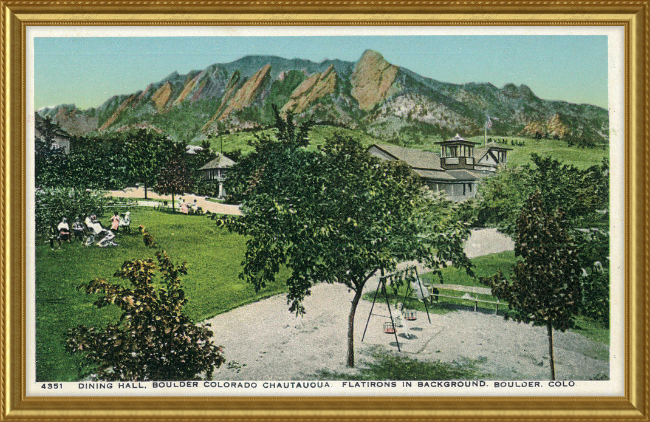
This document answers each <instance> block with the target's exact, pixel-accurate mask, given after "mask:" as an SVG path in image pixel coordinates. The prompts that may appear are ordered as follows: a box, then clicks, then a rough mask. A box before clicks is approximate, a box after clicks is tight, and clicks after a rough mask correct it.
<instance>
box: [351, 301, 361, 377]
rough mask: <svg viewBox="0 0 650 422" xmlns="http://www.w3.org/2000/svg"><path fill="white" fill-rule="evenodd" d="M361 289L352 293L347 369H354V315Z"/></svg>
mask: <svg viewBox="0 0 650 422" xmlns="http://www.w3.org/2000/svg"><path fill="white" fill-rule="evenodd" d="M362 292H363V288H357V290H356V291H355V292H354V299H352V307H351V308H350V318H349V319H348V367H349V368H354V314H355V312H356V311H357V305H358V304H359V299H361V293H362Z"/></svg>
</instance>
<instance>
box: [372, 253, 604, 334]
mask: <svg viewBox="0 0 650 422" xmlns="http://www.w3.org/2000/svg"><path fill="white" fill-rule="evenodd" d="M515 262H516V258H515V253H514V252H513V251H506V252H500V253H495V254H490V255H484V256H479V257H476V258H473V259H472V263H473V264H474V273H475V274H476V278H474V277H470V276H468V275H467V273H466V272H465V271H464V270H459V269H457V268H453V267H449V268H444V269H443V270H442V277H443V281H444V284H458V285H462V286H477V287H486V286H484V285H483V284H481V283H480V282H479V281H478V278H479V277H489V276H492V275H494V274H495V273H496V272H497V271H499V270H501V271H502V272H503V274H504V275H505V276H506V278H508V279H511V277H512V266H513V265H514V263H515ZM420 278H421V280H422V281H423V282H425V283H431V284H439V283H440V278H439V277H438V276H437V275H434V274H433V273H426V274H421V277H420ZM387 293H388V300H389V301H390V302H391V304H395V303H396V302H398V301H399V302H402V299H403V298H404V294H405V287H402V288H401V289H400V290H399V291H398V295H397V296H395V295H394V294H393V290H392V289H391V288H390V287H388V286H387ZM440 294H444V295H447V296H456V297H459V298H460V297H461V296H463V295H464V293H463V292H458V291H453V290H442V289H440ZM374 295H375V293H374V292H372V293H366V294H365V295H364V296H363V298H364V299H365V300H369V301H372V300H373V297H374ZM478 298H479V299H483V300H491V301H495V300H496V298H494V297H493V296H488V295H478ZM377 302H379V303H385V302H386V300H385V296H384V295H383V294H380V295H379V296H378V297H377ZM404 303H405V306H406V307H407V308H408V309H416V310H418V311H423V312H424V311H425V306H424V303H423V302H420V301H418V300H416V299H407V300H406V301H405V302H404ZM507 308H508V305H507V303H505V302H502V303H501V304H500V305H499V315H501V314H502V312H503V311H506V310H507ZM473 309H474V302H471V301H468V300H461V299H453V298H448V297H443V298H440V300H439V301H438V302H434V303H433V304H431V305H428V310H429V312H430V313H432V314H445V313H447V312H453V311H457V310H467V311H471V310H473ZM478 309H479V311H481V312H487V313H494V311H495V310H496V305H494V304H491V303H484V302H479V303H478ZM571 331H573V332H576V333H579V334H581V335H583V336H585V337H587V338H589V339H591V340H593V341H595V342H598V343H602V344H607V345H609V328H608V327H604V326H603V325H602V324H601V323H599V322H597V321H594V320H592V319H590V318H586V317H583V316H578V317H577V318H576V328H574V329H573V330H571Z"/></svg>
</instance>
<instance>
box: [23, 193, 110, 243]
mask: <svg viewBox="0 0 650 422" xmlns="http://www.w3.org/2000/svg"><path fill="white" fill-rule="evenodd" d="M107 200H108V198H106V197H105V196H104V195H103V192H101V191H88V190H86V189H75V188H42V189H36V192H35V205H36V207H35V217H36V232H37V233H38V234H40V235H45V234H48V233H49V229H50V228H51V227H52V226H56V225H57V224H58V223H59V222H60V221H61V218H62V217H67V218H68V221H73V220H74V218H75V217H81V216H84V215H90V214H95V215H97V217H98V218H101V217H102V216H103V214H104V207H105V204H106V201H107Z"/></svg>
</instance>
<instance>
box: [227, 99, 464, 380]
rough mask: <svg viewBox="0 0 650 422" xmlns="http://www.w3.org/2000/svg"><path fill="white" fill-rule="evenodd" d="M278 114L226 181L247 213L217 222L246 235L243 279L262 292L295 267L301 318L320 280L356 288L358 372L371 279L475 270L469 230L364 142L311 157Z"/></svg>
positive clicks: (294, 293) (338, 143)
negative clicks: (466, 244) (361, 310)
mask: <svg viewBox="0 0 650 422" xmlns="http://www.w3.org/2000/svg"><path fill="white" fill-rule="evenodd" d="M275 114H276V127H277V129H278V133H277V135H276V136H275V139H274V138H271V137H269V136H265V137H259V138H257V141H256V143H255V144H254V146H255V151H254V152H253V153H251V154H250V155H248V156H247V157H246V158H244V159H243V160H242V161H241V162H239V163H238V164H237V165H236V166H234V169H233V171H232V172H231V173H230V175H229V179H233V178H234V177H236V180H232V181H231V183H232V185H231V186H234V187H237V189H238V191H237V194H238V195H240V197H241V198H242V199H243V203H242V210H243V214H244V215H243V216H242V217H226V218H224V219H221V220H219V222H220V223H225V224H226V226H227V227H228V228H229V229H230V230H232V231H235V232H237V233H240V234H242V235H246V236H249V240H248V241H247V243H246V246H247V250H246V255H245V260H244V268H243V273H242V275H241V277H242V278H244V279H245V280H247V281H248V282H250V283H252V284H253V285H254V286H255V288H256V289H257V290H259V289H261V288H263V287H264V286H265V285H266V283H269V282H273V281H274V280H275V277H276V275H277V273H278V271H279V270H280V267H281V266H286V267H287V268H288V269H289V270H290V271H291V275H290V276H289V278H288V279H287V285H288V287H289V293H288V303H289V304H290V308H289V310H290V311H291V312H295V313H296V314H304V313H305V311H306V310H305V308H304V306H303V305H302V302H303V300H304V298H305V297H306V296H308V295H309V294H310V289H311V287H312V286H313V285H314V284H315V283H318V282H325V283H340V284H343V285H345V286H346V287H348V289H350V290H351V291H352V292H354V297H353V298H352V304H351V307H350V314H349V319H348V345H347V350H348V355H347V365H348V366H350V367H352V366H354V318H355V313H356V309H357V305H358V303H359V300H360V299H361V295H362V292H363V288H364V286H365V284H366V283H367V282H368V280H369V279H370V278H371V277H372V276H373V275H375V274H377V273H378V272H379V271H391V270H393V269H395V267H396V265H397V263H399V262H401V261H404V260H409V259H418V260H421V261H423V262H426V263H427V264H429V265H430V266H431V267H432V268H438V267H440V266H444V265H446V263H447V261H449V260H452V261H454V262H455V263H458V265H464V266H465V267H466V268H469V265H470V264H469V260H467V258H466V256H465V254H464V252H463V248H462V243H463V241H464V240H465V239H466V238H467V236H468V235H469V230H468V228H467V226H466V225H464V224H463V223H461V222H459V221H458V220H457V219H451V218H450V219H449V220H445V219H444V218H440V219H436V218H435V217H436V216H435V215H432V214H431V210H432V209H435V207H436V206H438V207H439V208H445V207H446V206H450V204H451V203H449V202H444V203H443V202H441V201H440V199H439V198H434V197H429V196H426V195H423V192H424V191H423V188H422V186H421V184H420V181H419V179H417V178H415V177H414V176H413V175H412V173H411V171H410V170H409V169H408V168H407V167H405V166H402V165H399V164H396V163H394V162H385V161H380V160H379V159H377V158H374V157H371V156H370V155H369V154H368V153H367V152H366V151H365V149H364V148H363V147H362V145H361V144H360V142H358V141H357V140H354V139H351V138H348V137H342V136H334V137H333V138H332V139H329V140H326V143H325V145H324V147H323V148H322V150H320V151H307V150H306V149H304V148H303V147H304V146H306V145H307V144H308V138H307V133H308V125H303V126H301V127H297V126H296V125H295V123H294V122H293V118H292V115H291V114H288V115H287V118H286V120H285V119H283V118H281V117H280V116H279V114H278V112H277V109H276V110H275Z"/></svg>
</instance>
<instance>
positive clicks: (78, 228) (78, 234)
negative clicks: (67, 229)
mask: <svg viewBox="0 0 650 422" xmlns="http://www.w3.org/2000/svg"><path fill="white" fill-rule="evenodd" d="M85 229H86V226H85V225H84V223H82V222H81V219H80V218H79V217H77V218H75V220H74V223H72V232H73V233H74V237H75V239H77V240H79V241H80V242H83V241H84V230H85Z"/></svg>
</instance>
